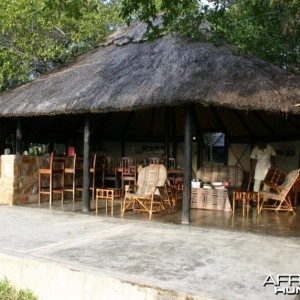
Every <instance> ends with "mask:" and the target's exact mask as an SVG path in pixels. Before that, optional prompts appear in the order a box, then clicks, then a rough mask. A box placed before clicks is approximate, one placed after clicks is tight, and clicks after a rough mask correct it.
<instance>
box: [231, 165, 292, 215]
mask: <svg viewBox="0 0 300 300" xmlns="http://www.w3.org/2000/svg"><path fill="white" fill-rule="evenodd" d="M285 177H286V174H285V173H284V172H282V171H281V170H280V169H278V168H270V169H269V170H268V173H267V174H266V177H265V179H264V181H263V191H267V190H269V187H270V186H275V185H279V184H280V183H282V182H283V181H284V179H285ZM252 183H253V177H252V176H251V175H250V174H248V180H247V188H246V189H243V188H242V189H241V190H235V191H233V198H232V211H233V213H234V212H235V206H236V202H242V205H243V216H244V215H245V213H246V212H247V214H248V213H249V208H250V204H253V203H254V204H257V203H258V192H254V191H252V190H251V189H252ZM258 212H259V207H258V205H257V213H258Z"/></svg>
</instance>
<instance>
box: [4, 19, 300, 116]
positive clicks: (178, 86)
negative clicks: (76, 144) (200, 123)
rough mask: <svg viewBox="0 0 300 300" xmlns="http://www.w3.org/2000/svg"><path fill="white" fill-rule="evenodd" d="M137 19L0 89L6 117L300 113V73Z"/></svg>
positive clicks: (230, 48) (224, 46)
mask: <svg viewBox="0 0 300 300" xmlns="http://www.w3.org/2000/svg"><path fill="white" fill-rule="evenodd" d="M144 29H145V27H144V25H142V24H140V23H137V24H136V25H135V26H133V27H131V28H124V29H121V30H120V31H118V32H117V33H116V34H113V35H112V36H111V37H110V38H109V41H108V43H106V44H105V45H100V46H99V47H98V48H97V49H95V50H93V51H91V52H89V53H87V54H85V55H83V56H81V57H79V58H78V59H77V61H76V62H74V63H73V64H71V65H69V66H67V67H65V68H63V69H60V70H59V71H56V72H53V73H51V74H48V75H45V76H41V77H40V78H38V79H36V80H35V81H33V82H32V83H29V84H27V85H24V86H22V87H19V88H17V89H14V90H11V91H9V92H6V93H3V94H1V95H0V116H3V117H6V116H7V117H11V116H39V115H54V114H79V113H86V112H90V113H99V112H112V111H129V110H137V109H143V108H150V107H157V106H174V105H180V104H186V103H199V104H204V105H208V104H209V105H213V106H224V107H231V108H236V109H239V110H241V109H242V110H266V111H272V112H284V113H294V114H300V108H299V107H295V104H297V103H299V102H300V78H298V77H291V76H287V75H286V74H284V72H283V71H281V70H280V69H279V68H277V67H275V66H273V65H270V64H268V63H266V62H263V61H261V60H259V59H257V58H254V57H245V56H239V55H235V54H234V51H233V49H232V47H229V46H227V45H223V46H214V45H213V44H209V43H204V42H202V41H201V40H200V39H187V38H181V37H176V36H165V37H163V38H159V39H157V40H155V41H153V42H146V41H143V39H142V35H143V33H144Z"/></svg>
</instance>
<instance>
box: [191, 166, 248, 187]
mask: <svg viewBox="0 0 300 300" xmlns="http://www.w3.org/2000/svg"><path fill="white" fill-rule="evenodd" d="M196 175H197V178H199V179H200V180H201V181H203V182H213V181H221V182H224V181H228V182H229V183H230V186H231V187H233V188H240V187H241V185H242V181H243V175H244V174H243V170H242V169H241V168H240V167H238V166H216V165H209V166H202V167H200V168H199V169H198V171H197V174H196Z"/></svg>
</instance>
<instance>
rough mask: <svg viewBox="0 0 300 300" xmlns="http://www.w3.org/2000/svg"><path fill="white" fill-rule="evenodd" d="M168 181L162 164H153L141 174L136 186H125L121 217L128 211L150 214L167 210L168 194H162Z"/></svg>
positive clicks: (150, 215) (142, 170)
mask: <svg viewBox="0 0 300 300" xmlns="http://www.w3.org/2000/svg"><path fill="white" fill-rule="evenodd" d="M166 180H167V170H166V167H165V166H164V165H162V164H151V165H149V166H147V167H145V168H142V169H141V170H140V172H139V176H138V181H137V184H136V185H126V186H125V196H124V199H123V204H122V208H121V216H122V217H123V216H124V213H125V212H126V211H127V210H136V211H142V212H147V213H149V219H151V217H152V213H153V212H160V211H162V210H165V202H166V201H168V198H165V197H166V196H167V195H168V193H167V192H165V193H162V191H163V189H165V183H166Z"/></svg>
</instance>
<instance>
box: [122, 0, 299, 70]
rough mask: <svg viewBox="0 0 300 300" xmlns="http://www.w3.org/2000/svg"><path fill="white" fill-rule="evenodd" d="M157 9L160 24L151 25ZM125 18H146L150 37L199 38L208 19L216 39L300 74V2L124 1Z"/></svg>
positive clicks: (213, 38)
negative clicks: (167, 34)
mask: <svg viewBox="0 0 300 300" xmlns="http://www.w3.org/2000/svg"><path fill="white" fill-rule="evenodd" d="M158 13H163V26H162V28H158V27H156V26H155V25H153V23H152V21H153V20H154V19H155V17H156V15H157V14H158ZM122 16H123V18H125V19H126V21H127V23H130V22H131V21H132V20H133V19H135V18H137V19H140V20H143V21H146V22H147V24H148V30H149V36H150V38H154V37H156V36H158V35H160V34H161V33H162V31H167V32H179V33H180V34H182V35H185V36H196V35H199V26H200V25H201V23H202V22H203V21H204V20H206V21H209V23H210V24H211V25H212V28H213V30H212V34H211V35H210V39H212V40H213V41H217V40H218V39H220V38H222V39H225V40H227V41H228V42H230V43H232V44H235V45H236V46H237V49H238V51H240V52H244V53H252V54H254V55H256V56H258V57H260V58H262V59H264V60H267V61H269V62H272V63H274V64H277V65H278V66H279V67H281V68H282V69H285V70H287V71H289V72H291V73H294V74H299V75H300V21H299V20H300V0H207V1H203V0H160V1H157V0H123V1H122Z"/></svg>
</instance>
